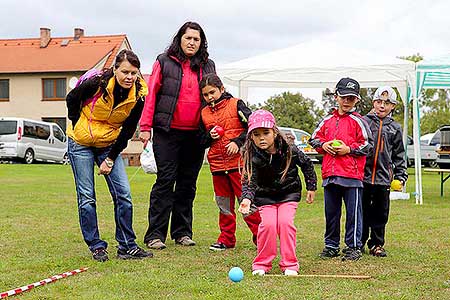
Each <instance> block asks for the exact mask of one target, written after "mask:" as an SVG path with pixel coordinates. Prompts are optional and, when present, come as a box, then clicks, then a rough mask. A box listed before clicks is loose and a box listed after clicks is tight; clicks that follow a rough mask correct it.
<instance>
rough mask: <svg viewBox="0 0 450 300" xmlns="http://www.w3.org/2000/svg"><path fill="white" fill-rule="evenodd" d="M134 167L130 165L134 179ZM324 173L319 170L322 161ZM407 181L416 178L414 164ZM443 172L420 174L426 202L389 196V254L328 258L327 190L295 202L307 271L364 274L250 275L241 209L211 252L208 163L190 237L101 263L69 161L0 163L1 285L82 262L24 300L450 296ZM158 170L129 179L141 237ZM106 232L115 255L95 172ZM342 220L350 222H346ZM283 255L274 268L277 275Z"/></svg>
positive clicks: (250, 252) (251, 251)
mask: <svg viewBox="0 0 450 300" xmlns="http://www.w3.org/2000/svg"><path fill="white" fill-rule="evenodd" d="M136 170H137V169H136V168H133V167H129V168H127V172H128V175H129V177H130V178H131V177H132V176H133V175H134V174H135V171H136ZM317 170H318V172H320V170H319V169H317ZM410 174H411V176H410V180H409V182H410V183H409V184H408V189H409V190H410V192H411V191H412V189H413V187H414V175H413V172H410ZM438 176H439V175H437V174H428V173H424V174H423V177H422V178H423V190H424V205H422V206H419V205H415V204H414V202H415V201H414V199H411V200H408V201H405V200H398V201H392V202H391V213H390V220H389V223H388V227H387V239H386V240H387V242H386V249H387V250H388V255H389V256H388V257H387V258H383V259H380V258H374V257H371V256H368V255H364V257H363V259H362V260H361V261H358V262H345V263H343V262H341V261H339V260H338V259H334V260H329V261H323V260H321V259H319V258H318V253H319V252H320V251H321V249H322V247H323V232H324V227H325V223H324V213H323V189H322V188H319V190H318V193H317V196H316V201H315V203H314V204H313V205H307V204H306V203H304V201H302V202H301V203H300V205H299V208H298V211H297V218H296V225H297V227H298V237H297V239H298V246H297V254H298V258H299V261H300V273H303V274H362V275H371V276H373V279H370V280H359V281H358V280H344V279H323V278H285V277H266V278H259V277H258V278H255V277H252V276H251V262H252V260H253V258H254V256H255V252H256V251H255V247H254V246H253V244H252V242H251V233H250V231H249V230H248V229H247V227H246V225H245V223H244V222H243V221H242V218H241V217H239V220H238V230H237V238H238V243H237V247H236V249H234V250H230V251H225V252H223V253H212V252H211V251H209V250H208V246H209V245H210V244H211V243H212V242H214V241H215V240H216V238H217V235H218V233H219V231H218V224H217V219H218V209H217V207H216V204H215V202H214V200H213V190H212V182H211V175H210V173H209V170H208V168H207V167H203V169H202V171H201V173H200V177H199V182H198V190H197V197H196V200H195V203H194V240H195V241H196V242H197V246H195V247H189V248H184V247H181V246H176V245H174V243H173V241H170V240H168V241H167V246H168V248H167V249H165V250H163V251H156V252H154V253H155V257H154V258H152V259H147V260H143V261H121V260H117V259H114V258H113V259H111V260H110V261H108V262H106V263H96V262H94V261H93V260H92V259H91V256H90V253H89V251H88V249H87V247H86V245H85V244H84V242H83V240H82V236H81V232H80V229H79V225H78V213H77V205H76V195H75V187H74V183H73V177H72V171H71V169H70V166H62V165H45V164H37V165H20V164H12V165H6V164H2V165H0V179H1V183H0V199H1V209H0V234H1V236H0V292H3V291H6V290H9V289H12V288H16V287H19V286H22V285H25V284H28V283H32V282H35V281H38V280H41V279H43V278H47V277H49V276H51V275H55V274H59V273H62V272H65V271H69V270H72V269H76V268H80V267H89V268H90V269H89V270H88V271H87V272H84V273H82V274H78V275H75V276H73V277H69V278H67V279H61V280H58V281H57V282H55V283H52V284H50V285H47V286H42V287H38V288H36V289H34V290H32V291H30V292H26V293H24V294H22V295H21V296H20V298H21V299H127V298H130V299H152V298H155V299H163V298H169V297H173V299H450V286H448V285H446V284H445V282H446V281H448V280H450V271H449V262H450V234H449V229H450V218H449V216H450V186H448V185H446V186H445V188H446V189H447V191H446V193H445V195H444V197H442V198H441V197H440V195H439V177H438ZM154 180H155V176H154V175H147V174H144V172H143V171H142V170H139V171H138V173H137V174H136V176H135V177H134V178H133V180H132V182H131V189H132V195H133V203H134V219H133V222H134V224H133V226H134V229H135V232H136V234H137V236H138V243H139V244H140V245H141V246H142V245H143V243H142V239H143V235H144V233H145V230H146V228H147V211H148V197H149V192H150V188H151V186H152V184H153V182H154ZM96 186H97V196H98V199H97V201H98V205H97V213H98V219H99V227H100V233H101V236H102V238H103V239H105V240H106V241H108V242H109V253H110V257H111V258H112V257H114V256H115V250H116V249H115V246H116V244H117V243H116V242H115V240H114V219H113V213H114V212H113V205H112V202H111V198H110V196H109V193H108V192H107V187H106V183H105V181H104V179H103V178H101V177H96ZM342 228H344V226H343V225H342ZM277 263H278V259H277V260H276V261H275V262H274V269H273V271H272V273H275V274H280V273H281V272H280V270H279V268H278V265H277ZM232 266H239V267H241V268H242V269H243V270H244V273H245V278H244V280H243V281H242V282H240V283H237V284H236V283H232V282H230V281H229V280H228V278H227V273H228V270H229V269H230V268H231V267H232Z"/></svg>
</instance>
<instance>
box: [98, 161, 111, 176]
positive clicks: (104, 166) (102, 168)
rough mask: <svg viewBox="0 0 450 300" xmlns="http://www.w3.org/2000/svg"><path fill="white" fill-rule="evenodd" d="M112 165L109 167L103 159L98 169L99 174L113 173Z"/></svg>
mask: <svg viewBox="0 0 450 300" xmlns="http://www.w3.org/2000/svg"><path fill="white" fill-rule="evenodd" d="M111 170H112V167H108V165H107V164H106V162H105V161H103V162H102V163H101V165H100V168H99V169H98V175H108V174H109V173H111Z"/></svg>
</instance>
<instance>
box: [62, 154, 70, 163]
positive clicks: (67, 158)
mask: <svg viewBox="0 0 450 300" xmlns="http://www.w3.org/2000/svg"><path fill="white" fill-rule="evenodd" d="M61 163H62V164H63V165H69V164H70V160H69V156H68V155H67V153H66V154H64V157H63V160H62V162H61Z"/></svg>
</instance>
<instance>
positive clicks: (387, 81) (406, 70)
mask: <svg viewBox="0 0 450 300" xmlns="http://www.w3.org/2000/svg"><path fill="white" fill-rule="evenodd" d="M218 75H219V76H220V77H221V78H222V80H223V81H224V84H228V85H231V86H235V87H238V91H239V97H240V98H243V99H247V96H248V89H249V88H255V87H263V88H267V87H271V88H334V87H335V85H336V83H337V82H338V81H339V79H340V78H342V77H352V78H354V79H356V80H358V82H359V83H360V85H361V87H363V88H369V87H372V88H376V87H378V86H381V85H388V86H392V87H396V88H397V89H398V91H399V93H400V95H401V97H402V99H409V98H410V97H409V96H410V95H409V94H408V86H413V85H412V84H415V81H416V80H415V75H416V74H415V63H413V62H411V61H407V60H402V59H398V58H395V57H389V56H385V55H379V54H377V53H374V52H369V51H365V50H360V49H355V48H351V47H348V46H346V45H344V44H340V43H337V42H335V41H332V40H330V41H323V40H314V41H310V42H305V43H301V44H298V45H295V46H293V47H289V48H285V49H281V50H276V51H273V52H269V53H265V54H262V55H258V56H254V57H251V58H247V59H243V60H240V61H237V62H233V63H229V64H225V65H222V66H219V67H218ZM414 86H415V85H414ZM413 90H414V89H413ZM413 99H416V101H415V103H416V105H417V97H415V98H414V97H413ZM403 102H404V105H405V112H407V106H408V101H403ZM417 109H418V105H417ZM416 115H417V116H418V111H417V114H414V116H416ZM414 123H417V122H414ZM417 124H419V123H417ZM407 127H408V114H407V113H405V119H404V128H407ZM418 132H419V130H418V129H417V133H418ZM417 133H416V131H415V134H414V141H415V148H414V150H415V151H414V152H415V163H416V169H415V172H416V176H415V178H416V185H415V187H416V192H415V197H416V203H422V178H421V168H420V166H421V159H420V146H419V136H416V134H417ZM403 135H404V141H405V144H406V136H407V130H404V132H403Z"/></svg>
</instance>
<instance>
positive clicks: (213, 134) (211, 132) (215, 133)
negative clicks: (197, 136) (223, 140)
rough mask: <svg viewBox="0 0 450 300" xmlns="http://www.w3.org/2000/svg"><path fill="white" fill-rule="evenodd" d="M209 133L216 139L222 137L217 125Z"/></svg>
mask: <svg viewBox="0 0 450 300" xmlns="http://www.w3.org/2000/svg"><path fill="white" fill-rule="evenodd" d="M209 134H210V135H211V137H212V138H213V139H214V140H217V139H220V135H219V134H218V133H217V131H216V127H215V126H214V127H213V129H211V130H210V131H209Z"/></svg>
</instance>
